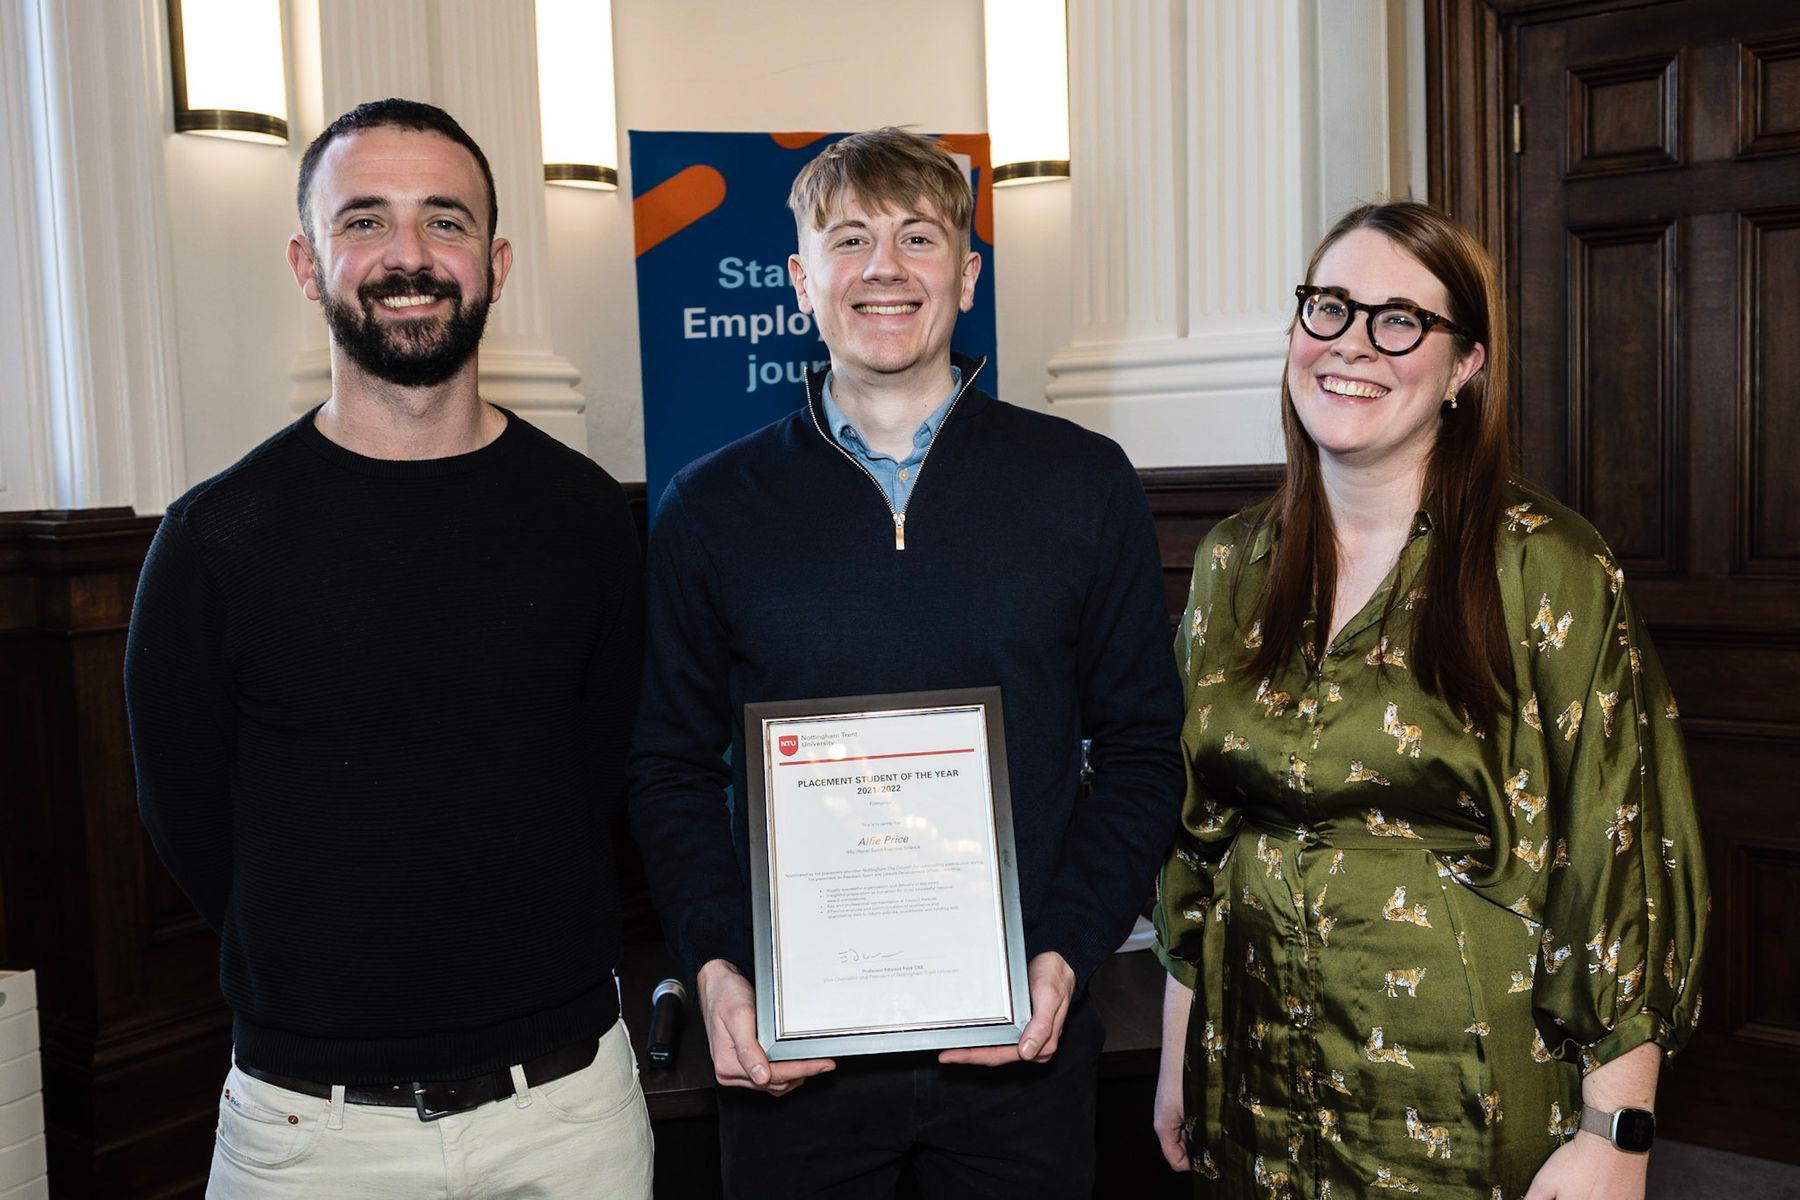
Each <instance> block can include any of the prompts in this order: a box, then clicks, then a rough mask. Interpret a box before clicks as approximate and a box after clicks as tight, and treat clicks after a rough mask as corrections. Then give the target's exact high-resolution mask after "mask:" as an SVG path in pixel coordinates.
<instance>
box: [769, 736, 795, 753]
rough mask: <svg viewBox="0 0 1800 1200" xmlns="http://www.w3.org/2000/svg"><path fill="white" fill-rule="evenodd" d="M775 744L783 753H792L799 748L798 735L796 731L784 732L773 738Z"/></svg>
mask: <svg viewBox="0 0 1800 1200" xmlns="http://www.w3.org/2000/svg"><path fill="white" fill-rule="evenodd" d="M775 745H776V746H777V747H778V748H779V749H780V750H781V752H782V754H784V755H791V754H794V753H796V752H797V751H798V750H799V749H800V735H799V734H797V733H784V734H782V735H781V736H780V737H779V738H777V739H776V740H775Z"/></svg>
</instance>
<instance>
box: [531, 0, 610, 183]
mask: <svg viewBox="0 0 1800 1200" xmlns="http://www.w3.org/2000/svg"><path fill="white" fill-rule="evenodd" d="M537 46H538V59H537V65H538V119H539V122H540V123H541V124H542V125H543V129H544V178H545V180H547V181H548V182H550V183H560V184H563V185H564V186H567V187H585V188H598V189H601V190H604V191H609V192H610V191H614V190H617V188H618V186H619V167H618V163H619V131H618V118H617V116H616V115H615V111H616V110H615V108H614V101H613V39H612V0H537Z"/></svg>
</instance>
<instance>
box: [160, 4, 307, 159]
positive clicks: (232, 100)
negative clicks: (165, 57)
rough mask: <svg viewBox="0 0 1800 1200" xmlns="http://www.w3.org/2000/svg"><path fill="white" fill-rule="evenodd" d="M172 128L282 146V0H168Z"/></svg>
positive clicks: (284, 112)
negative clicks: (172, 104)
mask: <svg viewBox="0 0 1800 1200" xmlns="http://www.w3.org/2000/svg"><path fill="white" fill-rule="evenodd" d="M169 57H170V59H171V60H172V62H171V66H172V67H173V73H172V74H173V79H174V84H175V130H176V132H177V133H205V134H211V135H212V136H214V137H227V138H236V139H238V140H239V141H245V142H265V143H269V144H271V145H276V146H285V145H286V144H287V140H288V125H287V111H288V109H287V68H286V65H285V63H284V61H283V55H282V36H281V0H169Z"/></svg>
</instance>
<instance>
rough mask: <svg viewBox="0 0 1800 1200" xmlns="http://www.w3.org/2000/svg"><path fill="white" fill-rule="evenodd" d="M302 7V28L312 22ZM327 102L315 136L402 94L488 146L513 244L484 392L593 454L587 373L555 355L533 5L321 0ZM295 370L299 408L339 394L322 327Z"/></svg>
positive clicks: (316, 327)
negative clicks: (363, 107)
mask: <svg viewBox="0 0 1800 1200" xmlns="http://www.w3.org/2000/svg"><path fill="white" fill-rule="evenodd" d="M302 7H303V6H301V5H298V4H296V5H295V9H296V12H297V17H296V19H297V20H306V19H308V17H307V15H304V14H301V13H300V10H301V9H302ZM306 7H310V8H311V9H312V11H313V13H316V16H315V17H313V18H312V19H314V20H316V28H317V39H316V46H317V54H318V59H319V64H318V80H319V87H318V101H317V104H316V112H315V111H313V110H314V108H315V106H314V105H313V104H311V103H308V102H307V97H305V96H304V95H303V97H302V103H301V105H300V109H301V117H302V119H303V120H306V121H307V124H308V126H309V127H308V128H307V129H305V130H304V131H302V132H301V134H300V135H299V136H300V137H301V138H303V139H310V138H312V137H313V136H316V135H317V133H318V131H319V129H320V128H322V127H323V125H324V124H326V123H328V122H330V121H331V120H333V119H334V118H336V117H337V116H338V115H339V114H341V113H343V112H345V111H347V110H349V109H350V108H352V107H353V106H355V105H357V104H360V103H362V102H364V101H366V100H378V99H381V98H383V97H387V96H404V97H406V98H408V99H412V100H424V101H427V102H429V103H432V104H436V105H438V106H439V107H441V108H443V109H444V110H445V111H447V112H449V113H450V115H451V116H453V117H455V118H456V120H457V122H458V123H459V124H461V125H462V127H463V128H464V129H466V130H468V132H469V136H470V137H472V138H474V139H475V141H476V142H477V143H478V144H480V146H481V149H482V152H483V153H484V154H486V155H487V159H488V165H489V166H490V167H491V168H492V170H493V172H494V187H495V190H496V192H497V193H498V198H499V205H500V228H499V233H500V235H501V236H503V237H505V238H507V239H508V240H509V241H511V242H512V244H513V269H512V275H511V276H510V277H509V278H508V280H507V283H506V291H505V294H504V295H503V296H502V297H501V299H500V301H499V302H498V303H497V304H495V305H494V307H493V310H492V312H490V313H489V316H488V327H487V336H486V337H485V338H484V339H483V341H482V345H481V393H482V395H483V396H485V397H486V398H487V399H489V400H492V401H494V402H495V403H497V404H504V405H506V406H507V407H508V408H511V409H513V410H514V411H516V412H518V413H519V415H521V416H523V417H525V418H527V419H528V420H530V421H531V422H532V423H533V424H535V425H537V426H538V427H540V428H542V429H544V430H545V431H546V432H548V433H550V434H551V435H553V436H554V437H556V438H558V439H559V440H561V441H563V442H564V443H566V444H568V445H570V446H573V447H575V448H576V449H578V450H581V451H583V452H586V450H587V445H588V441H587V418H586V416H585V415H584V414H585V409H586V407H587V405H586V401H585V400H584V399H583V397H582V395H581V393H580V392H579V391H578V390H577V388H576V384H577V383H578V382H579V380H580V372H578V371H577V370H576V369H575V367H574V365H573V364H571V363H570V362H569V360H568V359H566V358H564V357H563V356H561V355H559V354H557V353H556V351H555V349H554V348H553V346H552V345H551V338H550V322H549V288H548V284H547V282H546V280H547V273H546V264H547V263H548V259H549V237H548V232H547V228H548V227H547V221H546V218H545V214H544V168H543V158H542V152H541V150H540V149H539V146H540V144H541V138H540V137H539V132H538V113H537V97H538V89H537V31H536V28H537V27H536V24H535V20H536V17H535V8H534V5H533V4H532V0H313V2H312V3H311V4H309V5H308V6H306ZM308 319H309V321H310V322H311V325H310V326H309V329H310V330H311V334H310V336H309V342H308V345H307V347H306V349H304V350H302V351H301V353H300V355H299V356H298V357H297V359H296V361H295V364H294V383H295V388H294V396H293V403H294V407H295V408H296V409H305V408H308V407H310V406H312V405H314V404H317V403H318V402H319V401H321V400H323V399H324V398H325V397H326V395H328V394H329V392H330V388H331V369H330V360H329V356H328V352H327V350H326V345H325V337H324V327H323V324H322V323H321V322H320V320H319V318H318V316H317V314H316V313H309V314H308Z"/></svg>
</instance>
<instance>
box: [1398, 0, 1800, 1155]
mask: <svg viewBox="0 0 1800 1200" xmlns="http://www.w3.org/2000/svg"><path fill="white" fill-rule="evenodd" d="M1426 32H1427V37H1428V39H1429V40H1430V43H1431V50H1430V52H1429V53H1428V55H1427V60H1428V66H1427V76H1428V83H1427V103H1428V107H1429V110H1430V115H1431V119H1432V121H1433V122H1434V123H1433V125H1432V130H1431V136H1430V137H1429V138H1428V144H1429V153H1430V155H1431V157H1432V160H1433V161H1432V163H1431V167H1430V170H1429V177H1430V179H1431V181H1432V187H1433V193H1432V194H1433V198H1434V199H1437V200H1438V201H1439V202H1441V203H1445V204H1447V205H1448V206H1449V207H1450V208H1451V210H1452V211H1453V212H1455V213H1456V214H1457V215H1459V216H1461V217H1463V218H1464V219H1465V220H1468V221H1471V222H1472V223H1474V224H1475V225H1476V227H1477V232H1478V233H1479V234H1480V235H1481V236H1482V238H1483V240H1484V242H1485V243H1486V244H1487V245H1488V247H1489V248H1490V250H1491V251H1492V252H1493V253H1494V255H1495V258H1496V260H1497V261H1498V262H1499V263H1500V265H1501V270H1502V274H1503V276H1504V279H1505V282H1506V287H1507V291H1508V302H1509V306H1510V309H1511V313H1512V316H1513V319H1514V328H1515V329H1516V330H1518V345H1517V347H1516V354H1517V357H1518V362H1519V371H1518V375H1517V379H1516V382H1517V388H1518V391H1517V394H1516V396H1515V402H1516V408H1515V411H1516V413H1517V414H1518V421H1519V429H1520V444H1521V451H1522V456H1523V460H1524V469H1525V472H1526V474H1527V475H1528V476H1529V477H1531V478H1533V479H1535V480H1536V481H1538V482H1539V483H1541V484H1543V485H1544V486H1546V487H1548V488H1549V489H1550V490H1551V491H1553V492H1555V493H1556V494H1557V495H1559V496H1562V497H1564V498H1565V499H1568V500H1569V501H1570V502H1571V503H1572V504H1574V506H1575V507H1576V508H1578V509H1580V510H1581V511H1583V512H1584V513H1585V514H1586V515H1587V516H1588V517H1589V518H1590V519H1591V520H1593V522H1594V524H1595V525H1596V526H1597V527H1598V528H1599V530H1600V532H1601V533H1602V534H1603V535H1605V536H1606V537H1607V538H1608V540H1609V541H1611V542H1612V544H1613V546H1614V548H1615V550H1616V551H1617V552H1618V553H1619V554H1620V556H1621V559H1622V561H1623V565H1624V566H1625V569H1626V575H1627V577H1628V579H1629V580H1630V585H1629V586H1630V588H1631V593H1632V597H1633V600H1634V602H1635V603H1636V605H1637V607H1638V610H1639V611H1640V612H1641V613H1642V614H1643V615H1644V617H1645V619H1646V621H1647V622H1648V623H1649V625H1650V629H1651V632H1652V635H1653V636H1654V638H1655V640H1656V645H1657V648H1658V650H1659V651H1660V653H1661V655H1662V658H1663V662H1664V664H1665V666H1666V668H1667V670H1668V674H1669V678H1670V681H1671V683H1672V684H1673V686H1674V689H1675V695H1676V697H1677V699H1678V701H1679V703H1680V708H1681V714H1682V726H1683V729H1684V731H1685V733H1686V736H1687V742H1688V751H1689V758H1690V761H1691V765H1692V771H1693V780H1694V789H1695V794H1696V797H1697V799H1698V803H1699V807H1700V818H1701V823H1702V826H1703V828H1704V830H1705V833H1706V842H1707V848H1706V853H1707V865H1708V869H1709V870H1710V872H1711V876H1712V885H1713V915H1712V921H1713V924H1712V928H1713V942H1712V952H1711V955H1710V958H1709V962H1708V966H1707V974H1706V980H1705V992H1704V994H1705V1004H1704V1011H1705V1019H1704V1021H1703V1022H1702V1024H1701V1027H1700V1030H1699V1032H1698V1034H1697V1035H1696V1038H1695V1041H1694V1043H1693V1045H1692V1046H1691V1047H1690V1048H1689V1051H1688V1053H1685V1054H1683V1055H1681V1056H1680V1057H1679V1058H1677V1059H1676V1060H1675V1062H1674V1063H1673V1064H1672V1065H1671V1066H1670V1068H1669V1069H1668V1077H1667V1080H1666V1081H1665V1083H1664V1085H1663V1087H1662V1088H1661V1091H1660V1093H1659V1107H1660V1109H1661V1113H1660V1116H1661V1117H1662V1118H1663V1119H1664V1121H1665V1127H1666V1128H1667V1130H1668V1132H1669V1133H1670V1134H1671V1135H1672V1136H1674V1137H1678V1138H1684V1139H1687V1140H1691V1141H1698V1142H1701V1143H1704V1144H1707V1145H1712V1146H1719V1147H1722V1148H1726V1149H1731V1150H1738V1151H1742V1152H1745V1153H1750V1154H1758V1155H1764V1156H1768V1157H1775V1158H1782V1159H1786V1160H1789V1161H1794V1162H1800V1140H1797V1139H1795V1138H1794V1137H1793V1136H1792V1132H1791V1130H1789V1129H1788V1128H1787V1126H1788V1125H1790V1124H1791V1121H1790V1120H1789V1118H1788V1114H1789V1113H1791V1111H1792V1108H1793V1100H1792V1090H1793V1089H1792V1082H1791V1081H1792V1079H1793V1078H1794V1077H1795V1075H1796V1074H1800V1037H1797V1036H1796V1035H1795V1025H1796V1023H1797V1022H1800V1015H1797V1014H1796V1003H1797V1002H1796V1000H1795V997H1796V995H1800V942H1796V940H1795V939H1794V938H1793V937H1792V936H1790V935H1789V934H1788V931H1787V930H1786V928H1785V924H1786V922H1787V920H1788V918H1789V917H1790V915H1791V910H1792V904H1793V901H1792V898H1793V895H1794V894H1795V891H1796V888H1800V801H1796V799H1795V798H1794V796H1795V792H1794V788H1793V787H1792V786H1791V781H1792V780H1793V779H1794V778H1796V777H1797V776H1800V618H1797V616H1796V614H1800V476H1797V474H1796V472H1795V471H1794V469H1793V464H1794V463H1795V462H1797V461H1800V410H1796V407H1795V405H1794V403H1793V398H1794V396H1795V395H1797V394H1800V319H1797V318H1796V317H1794V316H1793V315H1792V314H1793V312H1794V305H1793V303H1792V301H1791V297H1793V296H1794V295H1796V294H1800V208H1796V200H1795V187H1794V180H1795V179H1796V178H1800V6H1796V5H1795V4H1793V3H1792V2H1791V0H1473V2H1465V0H1427V30H1426ZM1515 105H1516V106H1517V107H1516V109H1515V107H1514V106H1515ZM1496 111H1498V112H1500V113H1502V114H1504V115H1505V117H1507V118H1512V117H1513V116H1514V114H1515V113H1516V120H1517V124H1516V126H1514V125H1512V123H1511V121H1510V120H1508V127H1509V130H1510V128H1517V129H1518V130H1519V131H1520V134H1521V137H1520V141H1519V143H1518V145H1517V146H1516V147H1515V146H1514V145H1513V144H1512V139H1511V138H1510V137H1507V138H1496V137H1494V136H1492V132H1493V130H1494V128H1495V116H1496ZM1496 197H1497V198H1498V206H1497V207H1496V206H1495V204H1494V203H1493V202H1492V201H1493V198H1496Z"/></svg>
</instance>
